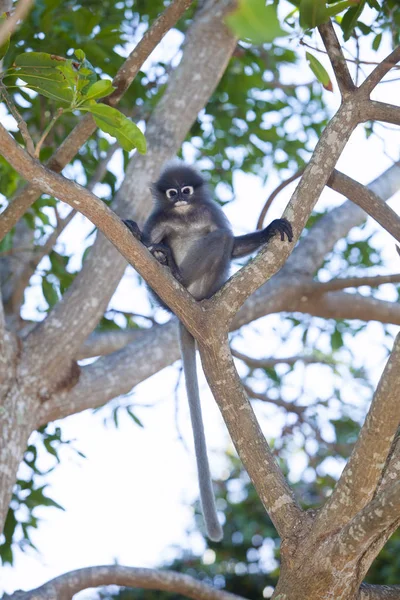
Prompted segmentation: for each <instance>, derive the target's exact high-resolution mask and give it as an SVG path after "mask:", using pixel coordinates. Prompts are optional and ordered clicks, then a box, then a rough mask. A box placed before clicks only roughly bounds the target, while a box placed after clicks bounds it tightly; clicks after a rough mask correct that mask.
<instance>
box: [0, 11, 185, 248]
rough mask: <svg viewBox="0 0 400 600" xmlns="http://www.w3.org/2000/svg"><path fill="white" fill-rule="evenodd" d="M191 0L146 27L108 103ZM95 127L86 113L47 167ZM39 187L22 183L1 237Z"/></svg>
mask: <svg viewBox="0 0 400 600" xmlns="http://www.w3.org/2000/svg"><path fill="white" fill-rule="evenodd" d="M192 1H193V0H175V1H174V2H172V3H171V4H170V5H169V6H168V7H167V8H166V9H165V11H164V12H163V13H162V15H160V16H159V17H158V18H157V19H156V20H155V21H154V23H153V24H152V26H151V27H150V29H148V30H147V31H146V33H145V34H144V36H143V38H142V39H141V40H140V42H139V43H138V44H137V45H136V47H135V48H134V49H133V50H132V52H131V53H130V55H129V56H128V58H127V59H126V61H125V62H124V64H123V65H122V66H121V67H120V69H119V70H118V72H117V74H116V76H115V77H114V79H113V85H114V86H115V87H116V90H114V92H113V93H112V94H111V95H110V96H109V97H108V98H107V99H106V100H107V102H106V103H107V104H110V105H111V106H116V105H117V104H118V102H119V101H120V99H121V98H122V96H123V95H124V93H125V92H126V90H127V89H128V88H129V86H130V85H131V83H132V82H133V80H134V79H135V77H136V75H137V74H138V72H139V70H140V69H141V67H142V65H143V63H144V62H145V61H146V60H147V58H148V57H149V56H150V54H151V52H152V51H153V50H154V48H155V47H156V46H157V45H158V44H159V42H160V41H161V40H162V38H163V37H164V35H165V34H166V33H167V32H168V31H169V30H170V29H171V28H172V27H173V26H174V25H175V23H176V22H177V21H178V20H179V18H180V17H181V16H182V15H183V13H184V12H185V10H186V9H187V7H188V6H189V5H190V4H191V3H192ZM96 129H97V125H96V123H95V122H94V119H93V118H92V116H91V115H86V117H84V118H83V119H82V120H81V121H80V122H79V124H78V125H77V126H76V127H75V128H74V129H73V130H72V131H71V133H70V134H69V135H68V137H67V138H66V139H65V140H64V142H63V143H62V144H61V146H60V147H59V148H58V150H57V151H56V152H55V154H54V155H53V156H52V157H51V159H50V160H49V162H48V165H47V166H48V168H49V169H51V170H52V171H56V172H57V173H59V172H61V171H62V169H63V168H64V167H65V165H67V164H68V163H69V162H70V161H71V160H72V159H73V157H74V156H75V154H76V153H77V152H78V150H79V148H80V147H81V146H83V144H84V143H85V142H86V141H87V140H88V138H89V137H90V136H91V135H92V133H94V132H95V131H96ZM40 195H41V191H40V190H39V189H37V188H35V187H32V186H24V187H23V188H22V189H21V190H20V191H19V192H17V194H16V195H15V196H14V198H13V199H11V201H10V203H9V205H8V206H7V208H6V209H5V210H4V211H3V213H2V214H1V215H0V240H2V239H3V237H4V236H5V235H6V234H7V233H8V232H9V231H11V229H12V228H13V227H14V225H15V224H16V223H17V221H19V219H20V218H21V217H22V216H23V214H24V213H25V212H26V211H27V210H28V208H29V207H30V206H31V205H32V204H33V203H34V202H35V201H36V200H37V199H38V198H39V197H40Z"/></svg>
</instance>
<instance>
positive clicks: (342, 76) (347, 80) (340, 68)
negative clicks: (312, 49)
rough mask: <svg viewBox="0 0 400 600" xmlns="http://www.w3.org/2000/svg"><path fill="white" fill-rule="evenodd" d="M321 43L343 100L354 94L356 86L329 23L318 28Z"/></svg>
mask: <svg viewBox="0 0 400 600" xmlns="http://www.w3.org/2000/svg"><path fill="white" fill-rule="evenodd" d="M318 31H319V33H320V35H321V38H322V41H323V42H324V46H325V48H326V51H327V53H328V56H329V60H330V61H331V64H332V68H333V71H334V73H335V76H336V81H337V83H338V86H339V90H340V93H341V94H342V96H343V98H345V97H348V96H349V94H351V93H352V92H354V90H355V89H356V86H355V85H354V82H353V80H352V78H351V75H350V71H349V69H348V67H347V62H346V59H345V57H344V54H343V52H342V48H341V46H340V43H339V40H338V38H337V36H336V32H335V29H334V27H333V25H332V22H331V21H328V22H327V23H323V24H322V25H320V26H319V27H318Z"/></svg>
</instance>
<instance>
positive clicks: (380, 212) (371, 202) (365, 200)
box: [327, 169, 400, 242]
mask: <svg viewBox="0 0 400 600" xmlns="http://www.w3.org/2000/svg"><path fill="white" fill-rule="evenodd" d="M327 185H328V186H329V187H331V188H332V189H333V190H335V191H336V192H339V194H343V195H344V196H346V197H347V198H350V200H351V201H352V202H354V203H355V204H357V206H360V207H361V208H362V209H363V210H365V212H366V213H367V214H368V215H370V216H371V217H372V218H373V219H375V221H377V222H378V223H379V225H381V226H382V227H383V228H384V229H386V231H388V232H389V233H390V234H391V235H392V236H393V237H394V238H395V239H396V240H397V241H399V242H400V217H399V215H397V214H396V213H395V212H394V210H392V209H391V208H390V206H388V205H387V204H386V202H384V200H382V198H380V197H379V196H378V195H377V194H375V193H374V192H373V191H372V190H371V189H369V188H368V187H367V186H365V185H362V184H361V183H359V182H358V181H355V179H352V178H351V177H348V175H345V174H344V173H340V171H337V170H336V169H334V170H333V172H332V175H331V177H330V178H329V180H328V183H327Z"/></svg>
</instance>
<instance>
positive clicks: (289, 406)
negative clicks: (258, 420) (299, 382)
mask: <svg viewBox="0 0 400 600" xmlns="http://www.w3.org/2000/svg"><path fill="white" fill-rule="evenodd" d="M242 385H243V388H244V390H245V392H246V394H247V395H248V396H249V397H250V398H253V399H254V400H261V402H265V403H266V404H273V405H274V406H276V407H278V408H283V409H284V410H285V411H286V412H288V413H294V414H295V415H297V416H298V417H302V416H303V415H304V412H305V411H306V410H307V408H308V407H307V406H298V405H297V404H293V402H286V401H285V400H282V398H271V397H270V396H267V395H266V394H262V393H260V392H256V391H255V390H253V389H252V388H251V387H250V386H249V385H247V384H246V383H244V382H243V381H242Z"/></svg>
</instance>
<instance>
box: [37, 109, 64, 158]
mask: <svg viewBox="0 0 400 600" xmlns="http://www.w3.org/2000/svg"><path fill="white" fill-rule="evenodd" d="M63 112H64V109H63V108H59V109H57V111H56V112H55V114H54V115H53V118H52V119H51V121H50V122H49V124H48V125H47V127H46V128H45V130H44V131H43V133H42V135H41V136H40V139H39V141H38V143H37V144H36V148H35V154H34V156H36V158H39V156H40V150H41V148H42V146H43V143H44V141H45V139H46V138H47V136H48V135H49V133H50V131H51V130H52V129H53V127H54V125H55V124H56V122H57V121H58V119H59V118H60V117H61V115H62V114H63Z"/></svg>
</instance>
